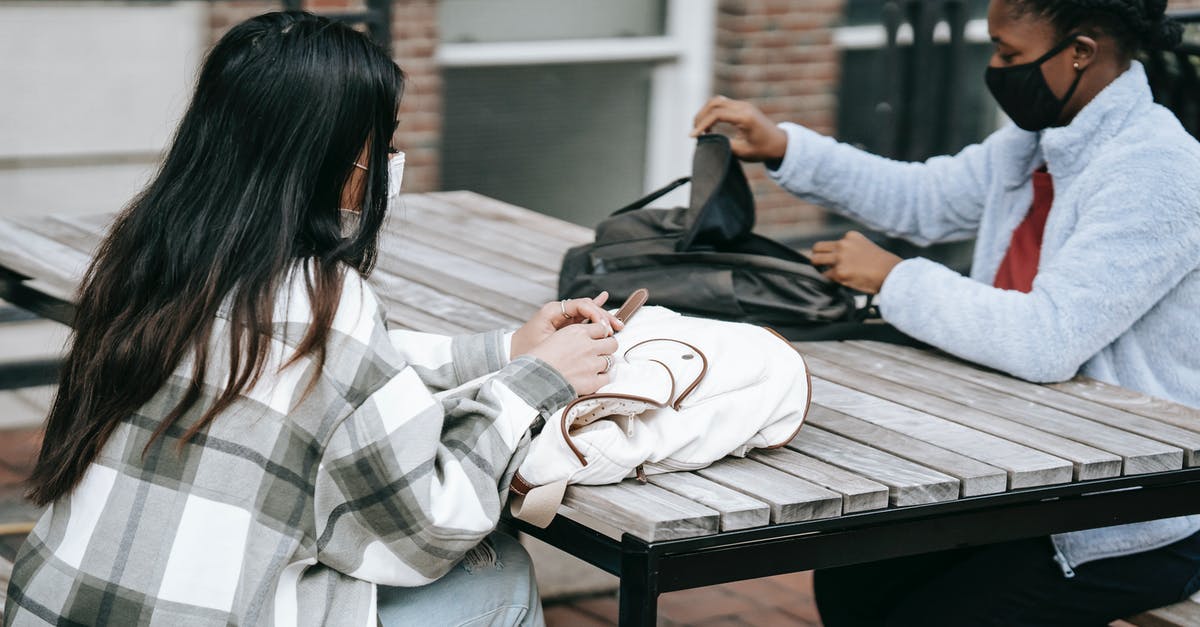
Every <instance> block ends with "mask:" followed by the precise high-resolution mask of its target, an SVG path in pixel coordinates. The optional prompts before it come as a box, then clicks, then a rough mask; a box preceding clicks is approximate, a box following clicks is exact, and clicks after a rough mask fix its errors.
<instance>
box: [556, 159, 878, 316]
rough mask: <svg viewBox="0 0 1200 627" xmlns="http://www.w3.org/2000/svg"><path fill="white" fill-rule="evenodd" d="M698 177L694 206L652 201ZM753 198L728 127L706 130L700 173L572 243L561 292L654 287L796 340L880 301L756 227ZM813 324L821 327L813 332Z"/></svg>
mask: <svg viewBox="0 0 1200 627" xmlns="http://www.w3.org/2000/svg"><path fill="white" fill-rule="evenodd" d="M689 181H690V182H691V184H692V187H691V198H690V201H689V203H688V206H687V207H676V208H673V209H657V208H647V207H646V205H648V204H650V203H651V202H653V201H654V200H656V199H658V198H660V197H661V196H662V195H664V194H666V193H667V192H670V191H671V190H672V189H674V188H676V187H678V186H680V185H682V184H684V183H687V182H689ZM754 217H755V211H754V197H753V195H752V194H751V192H750V186H749V184H748V183H747V182H746V177H745V174H744V173H743V171H742V167H741V164H740V163H739V162H738V160H737V158H736V157H735V156H734V154H733V151H732V150H731V149H730V146H729V139H728V138H726V137H725V136H723V135H702V136H701V137H700V138H699V139H698V140H697V143H696V151H695V153H694V155H693V160H692V176H691V177H690V178H683V179H679V180H677V181H675V182H673V183H672V184H670V185H668V186H666V187H664V188H663V189H660V190H658V191H656V192H654V193H652V194H650V195H649V196H646V197H645V198H643V199H641V200H639V201H637V202H635V203H633V204H631V205H629V206H627V207H624V208H621V209H619V210H617V211H616V212H615V213H613V214H612V215H611V216H610V217H609V218H607V219H605V220H604V221H603V222H601V223H600V224H599V225H598V226H597V227H596V239H595V241H594V242H593V243H590V244H585V245H582V246H577V247H575V248H572V249H571V250H570V251H568V252H567V254H566V256H565V257H564V260H563V266H562V270H561V272H560V274H559V297H561V298H575V297H582V296H592V295H594V294H596V293H598V292H600V291H601V290H607V291H608V292H609V293H610V294H611V295H612V296H613V298H615V299H618V300H620V299H622V298H625V297H628V296H629V295H630V294H631V293H633V291H634V290H635V289H637V288H639V287H646V288H649V290H650V291H651V293H653V294H654V300H655V303H656V304H658V305H662V306H664V307H668V308H670V309H674V310H676V311H680V312H683V313H689V314H696V315H702V316H706V317H712V318H720V319H724V320H735V321H743V322H751V323H755V324H763V325H769V326H771V327H772V328H775V329H776V330H778V331H780V332H781V333H782V334H783V335H785V336H787V337H789V338H791V339H821V333H822V332H823V331H822V329H820V328H819V327H821V326H822V325H828V324H830V323H852V324H854V325H856V326H861V325H857V323H858V322H859V321H861V320H862V319H864V318H866V317H867V316H868V314H869V312H870V311H872V309H871V308H870V307H869V304H868V306H865V307H859V306H856V302H855V298H854V292H852V291H851V290H849V289H847V288H845V287H843V286H841V285H839V284H837V283H835V282H833V281H831V280H829V279H828V278H826V277H825V276H824V275H823V274H821V272H820V271H819V270H817V268H816V267H815V266H813V264H812V262H811V261H810V260H809V259H808V258H807V257H806V256H804V255H803V254H801V253H799V252H798V251H796V250H793V249H792V248H789V247H787V246H784V245H783V244H780V243H778V242H776V241H774V240H771V239H768V238H766V237H763V236H761V235H757V234H755V233H753V232H752V229H753V228H754ZM814 333H815V336H814Z"/></svg>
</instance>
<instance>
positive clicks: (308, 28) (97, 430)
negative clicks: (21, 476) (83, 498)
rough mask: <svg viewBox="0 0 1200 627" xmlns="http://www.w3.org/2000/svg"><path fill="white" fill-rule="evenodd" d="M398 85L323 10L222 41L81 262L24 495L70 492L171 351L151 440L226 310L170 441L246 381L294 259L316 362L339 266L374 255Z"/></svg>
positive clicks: (270, 20)
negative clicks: (362, 176) (347, 194)
mask: <svg viewBox="0 0 1200 627" xmlns="http://www.w3.org/2000/svg"><path fill="white" fill-rule="evenodd" d="M403 87H404V75H403V72H401V70H400V68H399V67H398V66H397V65H396V64H395V63H394V62H393V61H392V60H391V59H390V58H389V57H388V55H387V54H386V53H385V52H384V51H383V50H382V49H381V48H380V47H379V46H377V45H375V44H374V43H372V42H371V41H370V40H369V39H368V38H367V37H366V36H365V35H363V34H362V33H359V32H357V31H355V30H354V29H352V28H350V27H348V26H346V25H344V24H341V23H338V22H335V21H332V20H330V19H328V18H322V17H317V16H314V15H312V14H309V13H304V12H286V13H269V14H266V15H262V16H259V17H256V18H253V19H250V20H248V21H246V22H243V23H242V24H239V25H238V26H236V27H234V28H233V29H232V30H230V31H229V32H228V33H227V34H226V35H225V36H224V37H222V38H221V40H220V41H219V42H218V43H217V44H216V46H215V47H214V48H213V49H212V51H211V52H210V53H209V55H208V57H207V59H206V60H205V62H204V65H203V67H202V69H201V71H200V74H199V79H198V81H197V84H196V90H195V94H194V95H193V97H192V102H191V104H190V105H189V107H188V110H187V112H186V113H185V114H184V116H183V119H182V120H181V122H180V124H179V129H178V131H177V132H176V134H175V138H174V140H173V142H172V144H171V147H170V150H169V151H168V153H167V156H166V159H165V161H164V163H163V165H162V167H161V169H160V170H159V172H158V174H157V175H156V176H155V178H154V180H153V181H151V182H150V184H149V185H148V186H147V187H146V189H145V190H144V191H142V192H141V193H140V194H139V195H138V196H137V197H136V198H134V199H133V201H132V202H131V203H130V204H129V205H128V207H126V209H125V210H124V211H123V212H122V213H121V215H120V216H119V217H118V218H117V220H116V222H115V224H114V225H113V227H112V230H111V231H110V232H109V234H108V236H107V237H106V239H105V240H104V242H103V243H102V244H101V246H100V248H99V251H98V253H97V255H96V257H95V259H94V260H93V262H92V264H91V266H90V268H89V269H88V271H87V273H86V275H85V277H84V280H83V284H82V287H81V289H80V295H79V299H78V303H79V306H78V313H77V315H76V320H75V325H74V326H75V333H74V338H73V343H72V346H71V349H70V351H69V354H68V355H67V357H66V361H65V363H64V364H63V368H62V374H61V377H60V381H59V388H58V395H57V397H56V398H55V400H54V404H53V406H52V408H51V410H50V415H49V418H48V421H47V425H46V433H45V437H44V439H43V443H42V448H41V453H40V456H39V457H38V461H37V465H36V467H35V468H34V471H33V474H32V476H31V478H30V488H29V492H28V496H29V498H30V499H31V500H32V501H34V502H35V503H38V504H42V505H44V504H47V503H50V502H52V501H54V500H56V499H57V498H59V497H60V496H62V495H64V494H66V493H68V492H70V490H71V489H72V488H73V487H74V486H75V485H76V484H77V483H78V482H79V480H80V479H81V478H82V476H83V474H84V472H85V471H86V469H87V467H88V465H89V464H90V463H91V462H92V461H93V460H94V459H95V457H96V454H97V453H98V452H99V450H100V448H101V447H102V446H103V445H104V443H105V441H107V439H108V437H109V436H110V435H111V434H112V432H113V430H114V429H115V428H116V426H117V425H118V424H119V423H120V422H121V421H122V420H124V419H126V418H127V417H128V416H129V415H130V414H132V413H133V412H135V411H137V410H138V408H139V407H141V406H142V405H144V404H145V403H146V402H148V401H149V400H150V399H151V398H152V397H153V396H154V395H155V394H156V393H157V392H158V391H159V390H160V389H161V388H162V386H163V385H164V384H165V383H166V382H167V380H168V378H169V377H170V376H171V374H172V372H173V371H174V370H175V369H176V368H177V367H178V366H179V365H180V364H181V363H182V361H183V359H184V358H185V357H191V358H192V360H193V362H192V363H193V364H194V366H193V368H192V372H191V377H192V380H191V384H190V386H189V387H188V389H187V391H186V392H185V393H184V395H183V398H182V400H181V401H180V403H179V404H178V405H177V406H176V407H175V408H174V410H173V411H172V412H171V413H170V414H169V415H168V416H167V417H166V418H165V420H163V421H162V423H161V424H159V425H158V427H157V431H156V432H155V433H154V435H153V437H152V438H151V439H150V442H153V441H154V440H155V439H157V438H158V437H160V436H161V435H162V434H163V432H164V431H166V430H167V429H168V428H169V427H170V426H171V425H172V424H174V423H175V422H177V421H178V420H179V419H180V417H181V416H183V415H184V414H185V413H186V412H188V410H189V409H191V408H192V407H193V406H195V405H196V404H197V402H198V401H199V400H200V398H201V395H202V394H201V393H202V391H203V382H204V381H205V380H206V379H205V374H206V372H207V371H208V369H209V368H219V367H221V366H219V365H213V364H209V363H208V361H209V359H208V352H209V340H210V339H211V338H210V336H211V333H212V332H213V328H214V321H215V318H216V315H217V314H218V311H219V310H221V308H222V307H225V308H226V313H223V314H222V315H225V316H227V318H228V320H229V325H228V328H229V330H230V332H229V333H230V335H229V340H230V346H231V351H230V356H229V359H230V361H229V363H228V364H227V367H228V372H227V373H226V377H225V388H224V390H223V391H221V393H220V394H219V395H218V396H217V398H216V400H215V402H213V403H212V404H210V405H209V406H208V407H207V408H204V409H205V411H204V412H203V413H202V415H201V416H200V418H199V419H198V420H196V421H194V422H192V423H191V424H190V426H189V427H188V429H187V431H186V433H185V434H184V435H183V437H182V438H181V439H180V441H179V442H180V446H182V444H183V443H184V442H187V441H188V440H189V439H191V437H192V436H194V435H195V434H196V433H197V432H198V431H200V430H201V429H203V428H205V427H206V426H207V425H208V424H209V423H210V422H211V421H212V420H213V418H214V417H215V416H216V415H217V414H218V413H220V412H221V411H222V410H223V409H225V408H227V407H228V406H229V405H230V404H231V403H232V402H233V401H234V400H235V399H236V398H237V396H238V394H239V393H240V392H242V391H243V390H245V389H247V388H248V387H250V386H253V385H254V384H255V383H256V382H257V381H258V380H259V378H260V376H261V375H262V370H263V368H264V365H265V362H266V355H267V351H268V348H269V344H270V339H269V338H270V334H271V329H272V322H273V321H272V313H273V311H274V308H275V298H276V292H277V291H278V290H279V289H280V287H281V283H282V281H283V280H284V277H285V276H286V275H287V274H288V273H289V272H291V271H293V270H294V269H296V268H297V267H298V266H299V267H302V268H303V276H304V280H305V284H306V286H307V290H308V296H309V300H310V302H311V307H312V312H313V320H312V324H311V326H310V327H309V330H308V332H307V334H306V335H305V337H303V338H302V339H301V340H300V343H299V344H298V346H297V347H296V349H295V353H294V355H293V357H292V361H295V360H297V359H299V358H301V357H304V356H308V355H311V356H313V358H314V361H315V363H316V366H317V367H316V371H317V372H319V371H320V368H321V366H322V365H323V364H324V360H325V344H326V338H327V337H328V335H329V330H330V326H331V324H332V321H333V317H334V315H335V314H336V309H337V303H338V299H339V298H340V295H341V288H342V282H343V277H344V272H346V271H347V270H346V269H347V268H348V267H349V268H354V269H356V270H357V271H359V272H361V273H363V274H366V273H368V272H370V269H371V267H372V265H373V264H374V260H375V252H376V242H377V239H378V232H379V229H380V226H381V224H382V223H383V220H384V213H385V211H386V208H387V193H386V190H387V158H388V151H389V143H390V142H391V139H392V134H393V133H394V132H395V124H396V111H397V107H398V106H399V103H400V97H401V95H402V92H403ZM364 146H365V147H366V151H365V159H366V161H367V162H366V164H365V166H366V167H367V170H368V171H367V181H366V185H365V197H364V201H363V203H362V206H361V213H360V215H359V218H358V219H357V220H355V221H353V222H354V223H353V224H352V225H343V216H342V212H341V211H339V201H340V199H341V195H342V189H343V187H344V186H345V185H346V183H347V181H348V180H349V179H350V174H351V171H352V169H353V168H354V163H355V162H356V161H357V160H358V159H359V157H360V154H363V152H364ZM344 228H345V230H346V231H348V233H346V232H344V231H343V229H344ZM289 363H290V362H289ZM148 448H149V444H147V447H146V449H143V454H144V453H145V451H146V450H148Z"/></svg>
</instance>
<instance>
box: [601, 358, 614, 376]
mask: <svg viewBox="0 0 1200 627" xmlns="http://www.w3.org/2000/svg"><path fill="white" fill-rule="evenodd" d="M601 357H603V358H604V370H601V371H600V374H605V373H607V372H608V371H609V370H612V367H613V359H612V356H611V355H601Z"/></svg>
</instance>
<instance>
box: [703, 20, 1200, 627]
mask: <svg viewBox="0 0 1200 627" xmlns="http://www.w3.org/2000/svg"><path fill="white" fill-rule="evenodd" d="M1165 8H1166V0H992V2H991V4H990V6H989V10H988V30H989V33H990V35H991V38H992V41H993V42H994V43H995V51H994V53H993V55H992V58H991V61H990V63H989V66H988V68H987V70H986V72H985V75H984V77H983V78H984V80H985V81H986V84H987V86H988V89H989V90H990V91H991V93H992V95H993V96H994V97H995V99H996V101H997V102H998V103H999V105H1000V107H1001V108H1002V109H1003V110H1004V112H1005V113H1006V114H1007V115H1008V117H1009V118H1010V119H1011V120H1012V121H1013V124H1010V125H1006V126H1005V127H1004V128H1001V129H1000V130H998V131H996V132H995V133H993V134H992V135H991V136H989V137H988V138H987V139H986V140H984V141H983V142H982V143H980V144H978V145H974V146H968V147H967V148H965V149H963V150H962V151H961V152H960V153H959V154H957V155H954V156H944V157H935V158H933V159H930V160H928V161H926V162H924V163H900V162H896V161H891V160H888V159H883V158H880V157H876V156H873V155H870V154H867V153H865V152H863V151H861V150H858V149H856V148H854V147H852V146H848V145H845V144H839V143H837V142H836V141H834V140H833V139H831V138H828V137H823V136H821V135H818V134H817V133H814V132H812V131H810V130H808V129H805V128H802V127H800V126H797V125H794V124H786V123H785V124H780V125H778V126H776V125H774V124H773V123H772V122H771V121H770V120H768V119H767V118H766V116H764V115H763V114H762V113H761V112H760V111H759V110H758V109H757V108H755V107H754V106H753V105H751V104H749V103H746V102H738V101H734V100H729V99H727V98H723V97H720V96H718V97H716V98H714V99H712V100H711V101H709V103H708V104H707V105H705V107H704V108H703V109H702V110H701V111H700V112H699V113H698V114H697V116H696V119H695V123H694V124H695V130H694V133H695V134H699V133H702V132H707V131H708V130H709V129H710V128H711V127H712V126H713V125H714V124H716V123H718V122H724V123H728V124H731V125H733V127H734V128H735V129H736V133H735V136H734V137H733V141H732V144H733V148H734V151H735V152H736V153H737V154H738V156H739V157H741V158H742V159H745V160H749V161H765V162H767V166H768V171H769V173H770V175H771V177H772V178H774V179H775V180H776V181H777V182H779V183H780V184H781V185H782V186H784V187H785V188H786V189H788V190H789V191H791V192H793V193H795V194H796V195H797V196H800V197H801V198H803V199H805V200H809V201H812V202H816V203H819V204H823V205H825V206H826V207H829V208H831V209H832V210H834V211H837V212H839V213H842V214H845V215H848V216H851V217H853V218H855V219H857V220H859V221H862V222H864V223H866V224H869V225H871V226H872V227H873V228H877V229H879V230H881V231H884V232H887V233H889V234H891V235H894V236H901V237H905V238H907V239H909V240H912V241H914V242H916V243H918V244H927V243H932V242H938V241H952V240H957V239H968V238H971V237H974V238H976V245H975V252H974V259H973V263H972V268H971V273H970V276H969V277H965V276H962V275H959V274H958V273H956V272H954V271H952V270H950V269H949V268H946V267H945V266H942V265H940V264H937V263H934V262H932V261H930V260H927V259H919V258H918V259H907V260H901V259H900V258H899V257H897V256H895V255H893V254H891V253H889V252H887V251H885V250H883V249H881V248H879V247H878V246H876V245H874V244H873V243H871V242H870V241H869V240H867V238H866V237H864V236H862V235H861V234H859V233H856V232H850V233H848V234H847V235H846V236H845V237H844V238H843V239H841V240H838V241H831V242H819V243H817V244H816V245H815V246H814V247H813V255H812V259H813V261H814V263H816V264H818V265H820V266H825V267H827V271H826V275H827V276H829V277H830V278H832V279H834V280H836V281H838V282H841V283H844V284H845V285H848V286H850V287H852V288H856V289H859V290H861V291H863V292H867V293H872V294H878V298H877V300H876V302H877V303H878V305H879V307H880V311H881V313H882V314H883V316H884V318H885V319H887V320H888V321H889V322H890V323H892V324H893V325H894V326H896V327H897V328H899V329H900V330H901V331H903V332H905V333H907V334H909V335H911V336H913V337H915V338H917V339H919V340H922V341H924V342H927V343H929V344H932V345H934V346H936V347H938V348H941V349H943V350H945V351H947V352H950V353H953V354H955V355H958V356H960V357H962V358H964V359H968V360H970V361H974V362H976V363H980V364H983V365H986V366H989V367H992V368H995V369H998V370H1002V371H1004V372H1007V373H1009V374H1012V375H1014V376H1017V377H1021V378H1024V379H1027V380H1030V381H1037V382H1046V381H1058V380H1064V379H1068V378H1071V377H1072V376H1074V375H1076V374H1077V373H1081V374H1084V375H1087V376H1090V377H1092V378H1096V379H1099V380H1102V381H1106V382H1110V383H1115V384H1117V385H1121V386H1124V387H1128V388H1132V389H1135V390H1139V391H1142V392H1144V393H1147V394H1150V395H1152V396H1158V397H1163V398H1168V399H1171V400H1173V401H1176V402H1178V403H1182V404H1185V405H1190V406H1192V407H1200V385H1197V380H1200V330H1198V328H1197V326H1196V323H1195V322H1194V319H1195V312H1196V311H1197V310H1198V309H1200V143H1197V142H1196V140H1195V139H1193V138H1192V137H1191V136H1189V135H1188V134H1187V132H1186V131H1185V130H1184V129H1183V127H1182V126H1181V125H1180V124H1179V121H1178V120H1177V119H1176V118H1175V117H1174V115H1172V114H1171V112H1170V111H1168V110H1166V109H1164V108H1163V107H1160V106H1158V105H1156V104H1154V103H1153V101H1152V97H1151V93H1150V87H1149V85H1148V83H1147V80H1146V74H1145V71H1144V69H1143V68H1142V66H1141V64H1140V63H1138V62H1137V61H1135V60H1134V57H1135V55H1136V53H1137V52H1138V51H1139V50H1141V49H1152V48H1162V49H1169V48H1173V47H1174V46H1176V45H1178V43H1179V42H1180V38H1181V33H1182V28H1181V27H1180V25H1179V24H1178V23H1177V22H1175V21H1173V20H1171V19H1169V18H1167V17H1165V15H1164V11H1165ZM802 437H803V436H802ZM815 588H816V590H815V592H816V599H817V604H818V606H819V609H820V610H821V615H822V619H823V620H824V621H825V624H826V625H831V626H834V627H837V626H839V625H882V624H886V625H909V624H922V625H931V624H938V625H941V624H946V625H982V624H999V625H1032V624H1038V625H1076V624H1080V625H1084V624H1086V625H1104V624H1107V623H1108V622H1109V621H1110V620H1113V619H1117V618H1121V617H1122V616H1128V615H1132V614H1136V613H1138V612H1139V611H1143V610H1146V609H1149V608H1153V607H1158V606H1162V605H1167V604H1170V603H1173V602H1176V601H1178V600H1180V599H1182V598H1183V597H1185V596H1187V595H1190V594H1192V593H1193V592H1195V591H1196V590H1197V589H1198V588H1200V516H1186V517H1180V518H1172V519H1164V520H1155V521H1149V522H1144V523H1135V524H1129V525H1122V526H1115V527H1107V528H1102V529H1089V530H1083V531H1076V532H1071V533H1064V534H1056V535H1054V536H1052V537H1050V538H1046V537H1041V538H1034V539H1030V540H1023V541H1017V542H1009V543H1003V544H999V545H992V546H984V547H977V548H970V549H964V550H958V551H950V552H946V553H938V554H932V555H926V556H917V557H912V558H901V559H896V560H890V561H884V562H879V563H875V564H867V565H862V566H853V567H848V568H841V569H831V570H826V571H818V572H817V574H816V578H815Z"/></svg>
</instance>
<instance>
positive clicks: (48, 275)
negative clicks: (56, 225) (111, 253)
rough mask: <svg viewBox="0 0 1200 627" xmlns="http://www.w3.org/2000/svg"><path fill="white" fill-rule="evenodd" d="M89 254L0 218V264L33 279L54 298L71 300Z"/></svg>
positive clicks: (88, 259) (85, 266) (85, 268)
mask: <svg viewBox="0 0 1200 627" xmlns="http://www.w3.org/2000/svg"><path fill="white" fill-rule="evenodd" d="M89 261H90V258H89V257H88V255H87V254H85V253H83V252H80V251H79V250H76V249H75V248H73V247H71V246H69V245H67V244H64V243H62V242H58V241H55V240H53V239H51V238H49V237H46V236H44V235H41V234H39V233H37V232H36V231H34V230H32V229H30V228H29V227H27V226H23V225H18V224H16V223H14V222H11V221H7V220H0V266H3V267H5V268H8V269H10V270H12V271H14V272H18V273H20V274H23V275H25V276H28V277H31V278H34V279H37V280H38V281H39V282H40V283H42V284H43V285H46V286H48V287H49V288H50V289H52V290H54V292H55V293H54V294H51V295H52V296H55V297H57V298H64V299H69V300H71V301H73V300H74V298H73V295H74V294H75V290H76V289H77V288H78V287H79V282H80V280H81V279H82V278H83V273H84V271H85V270H87V265H88V262H89Z"/></svg>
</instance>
